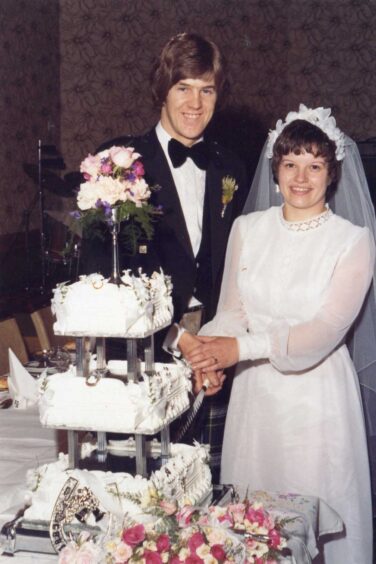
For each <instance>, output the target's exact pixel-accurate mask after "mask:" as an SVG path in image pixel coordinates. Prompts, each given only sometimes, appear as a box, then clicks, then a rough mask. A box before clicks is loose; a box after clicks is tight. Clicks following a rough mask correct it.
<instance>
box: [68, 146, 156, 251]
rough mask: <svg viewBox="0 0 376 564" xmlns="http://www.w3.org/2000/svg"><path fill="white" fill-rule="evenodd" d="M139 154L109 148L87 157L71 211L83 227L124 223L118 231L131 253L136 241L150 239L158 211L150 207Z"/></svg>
mask: <svg viewBox="0 0 376 564" xmlns="http://www.w3.org/2000/svg"><path fill="white" fill-rule="evenodd" d="M140 157H141V155H140V154H139V153H137V152H135V150H134V149H133V148H132V147H117V146H113V147H111V148H110V149H106V150H104V151H101V152H99V153H97V154H96V155H88V156H87V157H86V158H85V159H84V160H83V161H82V163H81V166H80V171H81V172H82V173H83V176H84V178H85V182H83V183H82V184H81V185H80V189H79V192H78V195H77V205H78V208H79V210H80V211H78V212H74V216H75V217H76V219H79V220H80V222H81V224H82V226H83V227H84V228H86V227H88V226H89V225H90V224H92V223H93V222H96V223H98V222H106V223H107V224H108V225H109V226H112V225H113V224H114V222H116V223H118V224H120V223H121V222H123V221H124V220H127V221H126V224H125V225H124V226H123V227H122V229H121V236H122V237H123V238H124V240H125V244H126V246H127V248H128V250H130V251H132V252H133V253H134V252H135V249H136V244H137V241H138V239H139V238H140V237H141V236H142V235H143V236H145V237H146V239H149V240H150V239H151V238H152V235H153V218H154V216H156V215H157V214H159V213H160V210H159V209H157V208H156V207H154V206H153V205H151V204H150V202H149V198H150V196H151V191H152V190H153V189H154V188H150V187H149V186H148V184H147V183H146V181H145V179H144V174H145V171H144V167H143V164H142V163H141V161H140V160H138V159H139V158H140Z"/></svg>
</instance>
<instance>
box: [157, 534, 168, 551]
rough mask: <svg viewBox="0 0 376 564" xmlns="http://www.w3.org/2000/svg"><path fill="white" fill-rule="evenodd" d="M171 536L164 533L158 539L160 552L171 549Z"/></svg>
mask: <svg viewBox="0 0 376 564" xmlns="http://www.w3.org/2000/svg"><path fill="white" fill-rule="evenodd" d="M170 546H171V545H170V537H169V536H168V535H166V534H162V535H160V536H159V537H158V539H157V550H158V552H165V551H167V550H169V549H170Z"/></svg>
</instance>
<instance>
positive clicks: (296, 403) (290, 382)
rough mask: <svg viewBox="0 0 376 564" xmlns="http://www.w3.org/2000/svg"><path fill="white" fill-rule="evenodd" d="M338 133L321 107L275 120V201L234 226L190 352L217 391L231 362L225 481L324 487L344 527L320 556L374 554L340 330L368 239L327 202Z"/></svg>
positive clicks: (351, 558)
mask: <svg viewBox="0 0 376 564" xmlns="http://www.w3.org/2000/svg"><path fill="white" fill-rule="evenodd" d="M346 139H347V138H346V137H345V136H344V134H343V133H342V132H341V131H340V130H339V129H338V128H337V127H336V123H335V120H334V118H333V117H332V116H330V110H324V109H323V108H317V109H315V110H309V109H307V108H306V107H305V106H301V107H300V110H299V112H294V113H290V114H288V116H287V118H286V121H285V122H281V121H279V122H278V123H277V128H276V130H275V131H273V132H271V133H270V135H269V141H268V144H267V146H266V154H265V155H263V157H262V158H263V159H264V161H265V162H266V161H267V158H271V168H272V174H273V177H274V180H275V182H276V183H277V185H276V187H275V189H276V190H277V191H280V194H281V196H282V198H283V205H282V206H272V207H270V208H269V209H267V210H266V211H258V212H254V213H250V214H248V215H243V216H241V217H239V218H238V219H237V220H236V222H235V223H234V226H233V229H232V233H231V236H230V240H229V245H228V250H227V257H226V266H225V273H224V278H223V283H222V290H221V297H220V302H219V305H218V311H217V314H216V316H215V318H214V319H213V320H212V321H211V322H210V323H208V324H207V325H205V326H204V327H203V329H202V330H201V332H200V335H203V336H201V337H199V338H200V341H201V343H200V344H199V343H197V344H196V345H195V346H194V347H193V349H192V350H191V351H190V353H189V354H188V360H189V362H190V363H191V365H192V368H193V369H194V370H195V371H196V379H197V380H198V386H199V387H200V385H201V384H202V381H203V380H204V378H207V377H210V378H211V379H212V391H216V389H217V388H219V387H220V385H221V382H222V379H219V378H218V377H217V378H216V377H215V376H211V371H218V370H221V369H225V368H227V367H229V366H232V365H234V364H237V368H236V373H235V377H234V381H233V386H232V392H231V398H230V404H229V408H228V413H227V420H226V428H225V438H224V445H223V455H222V473H221V482H222V483H232V484H235V485H237V486H240V488H241V490H243V491H245V490H246V489H247V488H249V489H250V490H255V489H265V490H269V491H281V492H295V493H300V494H306V495H313V496H319V497H320V498H322V499H323V500H325V501H326V502H327V503H328V504H329V505H331V506H332V507H333V508H334V509H335V510H336V511H337V512H338V514H339V515H340V516H341V518H342V520H343V522H344V524H345V530H344V533H343V534H342V535H341V538H338V536H337V537H336V539H335V540H331V542H328V543H326V544H325V550H324V554H325V562H326V563H327V564H328V563H331V564H339V563H342V562H346V563H347V564H350V563H352V564H371V561H372V515H371V492H370V477H369V463H368V457H367V444H366V434H365V427H364V419H363V412H362V404H361V397H360V392H359V383H358V376H357V373H356V370H355V368H354V365H353V363H352V360H351V358H350V355H349V351H348V348H347V347H346V345H345V342H344V340H345V337H346V335H347V333H348V332H349V330H350V328H351V327H352V325H353V323H354V320H356V318H357V316H358V314H359V312H360V310H361V308H362V304H363V302H364V300H365V297H366V294H367V291H368V290H369V287H370V283H371V280H372V275H373V272H374V262H375V244H374V239H373V236H372V234H371V232H370V230H369V229H368V228H367V227H359V226H357V225H354V224H353V223H351V222H350V221H348V220H346V219H344V218H343V217H340V216H339V215H336V214H335V213H333V211H332V210H331V208H330V207H329V206H328V204H327V201H328V199H329V198H330V196H331V194H332V191H333V190H334V189H335V187H336V184H337V180H338V178H339V175H340V168H341V163H342V160H343V158H344V156H345V143H346ZM263 189H264V190H265V191H267V189H268V187H267V186H264V187H262V186H261V190H263ZM349 189H350V190H352V189H353V190H356V187H350V188H349ZM210 335H212V336H214V335H215V336H216V337H209V336H210ZM183 338H184V335H183V337H182V339H183ZM179 345H180V342H179Z"/></svg>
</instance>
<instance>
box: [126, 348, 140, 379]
mask: <svg viewBox="0 0 376 564" xmlns="http://www.w3.org/2000/svg"><path fill="white" fill-rule="evenodd" d="M137 362H138V360H137V340H136V339H127V372H128V379H129V380H130V381H133V382H138V376H137V374H138V366H137Z"/></svg>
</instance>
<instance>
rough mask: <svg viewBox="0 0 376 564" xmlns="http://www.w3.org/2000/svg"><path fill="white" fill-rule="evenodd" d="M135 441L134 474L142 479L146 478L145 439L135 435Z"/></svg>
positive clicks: (142, 436)
mask: <svg viewBox="0 0 376 564" xmlns="http://www.w3.org/2000/svg"><path fill="white" fill-rule="evenodd" d="M135 439H136V473H137V474H140V476H143V477H144V478H146V477H147V470H146V437H145V435H135Z"/></svg>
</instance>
